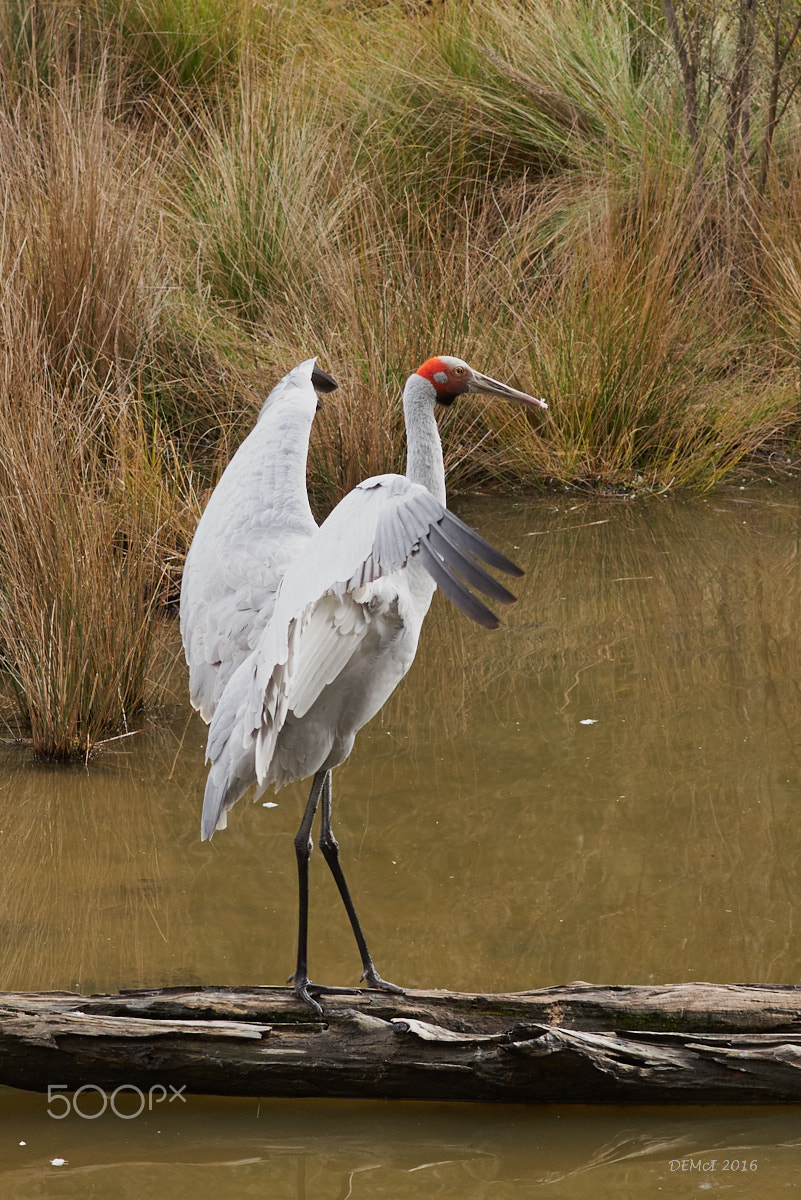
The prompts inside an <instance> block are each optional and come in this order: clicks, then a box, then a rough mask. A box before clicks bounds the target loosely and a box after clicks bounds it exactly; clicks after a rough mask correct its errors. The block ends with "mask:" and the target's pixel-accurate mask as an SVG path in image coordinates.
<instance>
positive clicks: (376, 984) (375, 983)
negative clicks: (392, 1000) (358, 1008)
mask: <svg viewBox="0 0 801 1200" xmlns="http://www.w3.org/2000/svg"><path fill="white" fill-rule="evenodd" d="M362 982H363V983H366V984H367V986H368V987H372V988H378V990H379V992H392V994H393V996H405V995H406V992H405V991H404V990H403V988H402V987H398V985H397V983H388V982H387V980H386V979H382V978H381V976H380V975H379V974H378V971H376V969H375V967H374V966H373V965H372V964H371V965H370V966H369V967H368V968H367V970H366V971H365V972H364V974H363V975H362Z"/></svg>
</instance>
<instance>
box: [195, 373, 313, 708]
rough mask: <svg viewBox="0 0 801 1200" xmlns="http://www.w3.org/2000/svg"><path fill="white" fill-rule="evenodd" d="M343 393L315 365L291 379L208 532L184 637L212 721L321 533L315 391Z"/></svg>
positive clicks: (268, 410) (238, 459)
mask: <svg viewBox="0 0 801 1200" xmlns="http://www.w3.org/2000/svg"><path fill="white" fill-rule="evenodd" d="M334 387H336V384H335V383H334V381H333V380H332V379H331V377H330V376H328V375H326V374H325V373H324V372H322V371H320V370H319V368H318V367H316V365H315V360H314V359H313V358H311V359H308V360H307V361H306V362H303V363H301V364H300V366H298V367H295V369H294V370H292V371H290V372H289V374H288V375H285V376H284V378H283V379H282V380H281V381H280V383H278V384H277V386H276V387H275V388H274V389H273V391H272V392H271V393H270V395H269V397H268V398H267V400H266V402H265V404H264V407H263V408H262V411H261V414H260V416H259V420H258V422H257V424H256V426H255V428H254V429H253V430H252V431H251V432H250V433H249V434H248V436H247V437H246V438H245V440H244V442H243V443H242V445H241V446H240V447H239V449H238V450H237V452H236V454H235V455H234V456H233V458H232V459H231V461H230V463H229V464H228V466H227V467H226V469H225V472H224V473H223V475H222V478H221V479H220V482H219V483H218V484H217V487H216V488H215V489H214V492H213V493H212V496H211V499H210V500H209V502H208V505H207V506H206V509H205V511H204V513H203V515H202V517H201V518H200V522H199V523H198V527H197V529H196V531H195V536H194V539H193V541H192V545H191V546H190V548H189V552H188V554H187V558H186V565H185V567H184V574H183V581H182V584H181V636H182V638H183V644H184V651H185V654H186V661H187V663H188V665H189V694H190V698H191V700H192V704H193V705H194V707H195V708H197V709H199V711H200V713H201V715H202V717H203V719H204V720H206V721H210V720H211V718H212V715H213V713H214V710H215V708H216V706H217V703H218V701H219V699H220V696H221V695H222V693H223V691H224V689H225V686H226V684H227V683H228V680H229V679H230V678H231V676H232V675H233V673H234V672H235V670H236V669H237V667H238V666H239V664H240V663H241V662H242V661H243V660H244V659H245V658H246V657H247V655H248V654H249V653H250V652H251V650H252V649H253V648H254V646H255V645H256V643H257V641H258V639H259V636H260V635H261V633H262V631H263V629H264V628H265V626H266V625H267V622H268V621H269V619H270V616H271V615H272V610H273V605H274V604H275V595H276V591H277V589H278V584H279V582H280V580H281V579H282V577H283V575H284V574H285V572H286V570H287V568H288V567H289V564H290V562H291V561H292V560H293V558H295V557H296V556H297V555H298V554H299V553H301V552H302V548H303V547H304V546H305V544H306V543H307V542H308V541H309V540H310V538H312V537H313V535H314V534H315V533H316V531H317V523H316V522H315V520H314V518H313V516H312V513H311V509H310V508H309V500H308V496H307V493H306V458H307V455H308V447H309V434H310V432H311V426H312V421H313V420H314V414H315V412H316V410H317V396H316V394H315V388H317V389H319V390H320V391H331V390H333V388H334Z"/></svg>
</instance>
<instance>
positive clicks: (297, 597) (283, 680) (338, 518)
mask: <svg viewBox="0 0 801 1200" xmlns="http://www.w3.org/2000/svg"><path fill="white" fill-rule="evenodd" d="M476 558H480V559H481V560H482V561H483V562H485V563H487V564H488V565H492V566H494V567H495V568H496V569H499V570H501V571H504V572H506V573H507V574H511V575H518V576H519V575H522V571H520V569H519V568H518V567H516V566H515V564H514V563H512V562H510V560H509V559H508V558H506V557H505V556H504V555H502V554H501V553H500V552H499V551H497V550H495V549H494V547H492V546H491V545H490V544H489V543H488V542H486V541H485V540H484V539H483V538H482V537H480V536H479V534H477V533H475V532H474V531H473V530H472V529H470V527H469V526H467V525H465V524H464V522H463V521H460V520H459V518H458V517H456V516H455V515H454V514H453V513H451V512H449V510H448V509H446V508H445V507H444V506H443V505H442V504H440V502H439V501H438V500H436V499H435V497H434V496H432V494H431V493H430V492H429V491H428V490H427V489H426V488H424V487H421V486H420V485H419V484H414V483H410V482H409V480H407V479H406V478H405V477H404V476H399V475H382V476H377V477H375V478H373V479H368V480H366V481H365V482H364V483H362V484H360V485H359V486H358V487H357V488H355V489H354V490H353V491H352V492H351V493H350V494H349V495H348V496H346V497H345V499H344V500H343V501H341V503H340V504H338V505H337V507H336V508H335V509H334V510H333V512H332V513H331V515H330V516H329V517H328V519H327V520H326V521H325V522H324V523H323V525H321V526H320V528H319V530H318V531H317V532H316V533H315V534H314V536H313V537H312V538H311V539H309V541H308V543H307V544H306V546H305V547H304V551H303V554H302V557H301V558H300V559H298V560H297V561H296V562H294V563H293V564H292V566H290V568H289V569H288V570H287V572H286V575H285V576H284V578H283V580H282V583H281V586H280V589H279V592H278V596H277V598H276V602H275V607H274V610H273V614H272V617H271V619H270V621H269V623H268V625H267V626H266V628H265V630H264V633H263V634H262V636H261V638H260V640H259V643H258V645H257V646H256V648H255V649H254V651H253V653H252V654H251V655H250V656H249V657H248V658H247V660H246V661H245V662H243V664H242V666H241V667H240V668H239V670H238V671H237V673H236V675H234V676H233V677H232V679H231V681H230V683H229V685H228V687H227V688H226V690H225V693H224V694H223V697H222V699H221V701H220V704H219V707H218V709H217V712H216V713H215V716H214V719H213V721H212V723H211V728H210V730H209V740H208V747H207V758H208V759H209V760H210V761H211V764H212V766H211V770H210V772H209V778H208V782H207V786H206V795H205V799H204V806H203V826H202V832H203V837H211V835H212V833H213V832H214V830H215V829H216V828H221V827H223V825H224V822H225V814H226V812H227V810H228V809H229V808H230V807H231V805H232V804H234V803H235V802H236V800H237V799H239V797H240V796H241V795H242V794H243V793H244V791H246V790H247V787H248V786H249V784H250V783H252V782H254V781H255V780H258V782H259V784H260V785H262V786H264V785H266V784H267V783H275V784H276V786H280V785H281V784H282V783H284V782H288V781H289V780H290V779H292V778H301V777H303V776H304V775H308V774H312V772H313V771H315V770H317V769H318V767H319V765H320V763H321V762H322V761H324V760H325V757H326V755H325V754H322V757H321V758H320V761H319V762H315V763H306V764H304V763H303V762H301V761H299V760H298V761H293V762H292V764H291V765H290V764H289V763H288V762H284V761H279V757H280V755H279V754H277V751H278V743H279V737H280V734H281V731H282V729H283V727H284V725H285V722H286V721H287V718H288V714H290V713H291V714H293V716H294V718H295V719H296V720H300V719H302V718H303V717H304V716H305V715H306V713H308V711H309V710H310V709H311V707H312V705H314V704H315V702H316V701H317V700H318V699H319V698H320V697H321V696H322V694H323V692H324V690H325V689H326V688H327V687H329V686H330V685H333V684H334V683H335V681H338V680H340V679H342V678H344V676H345V674H346V673H347V672H351V675H350V679H351V680H352V681H353V682H354V683H355V682H356V679H357V672H359V671H362V674H359V675H358V680H359V686H360V687H361V689H362V693H363V694H364V693H368V694H366V695H365V696H364V701H363V703H362V704H361V706H360V707H359V712H358V718H354V720H355V721H357V723H356V724H355V725H354V727H353V729H352V730H348V732H349V733H351V732H352V733H353V734H355V732H356V730H357V729H358V728H360V727H361V725H362V724H364V723H365V722H366V721H367V720H369V719H370V717H371V716H373V715H374V713H375V712H377V711H378V710H379V709H380V708H381V706H382V705H383V704H384V702H385V700H386V699H387V697H388V696H389V694H390V693H391V692H392V690H393V689H394V688H395V686H396V685H397V683H398V682H399V681H400V679H401V678H402V677H403V675H404V674H405V672H406V671H407V670H408V668H409V666H410V665H411V662H412V660H413V658H414V652H415V650H416V646H417V637H418V634H419V630H420V626H421V625H422V621H423V617H424V616H425V612H426V610H427V608H428V604H429V603H430V599H431V594H432V592H433V586H432V585H431V584H430V583H429V584H428V585H423V586H422V587H421V588H417V590H415V587H414V586H413V585H412V583H411V582H410V577H409V576H407V573H406V572H405V571H402V568H404V567H407V566H408V567H410V568H411V567H412V565H413V564H415V563H418V562H419V568H424V570H425V572H427V573H428V575H430V576H431V578H432V579H433V581H434V582H435V583H438V584H440V586H442V589H443V591H444V592H445V594H446V595H447V596H448V597H449V599H451V600H452V601H453V603H454V604H456V605H457V607H459V608H460V609H461V610H462V611H463V612H465V613H466V614H467V615H468V616H470V617H472V618H473V619H474V620H477V621H479V622H480V623H481V624H483V625H485V626H487V627H489V628H492V627H495V626H497V625H498V623H499V622H498V619H497V617H495V615H494V614H493V613H492V612H491V611H490V610H489V609H488V608H487V607H486V606H485V605H484V604H483V602H482V601H481V600H479V599H478V598H477V597H476V596H475V595H474V594H473V593H472V592H471V591H470V590H469V588H468V587H467V583H469V584H470V585H471V586H473V587H475V588H478V589H479V590H480V591H482V592H483V593H484V595H486V596H489V597H490V598H492V599H494V600H496V601H499V602H501V603H511V602H512V601H513V600H514V596H513V595H512V594H511V593H510V592H508V591H507V590H506V588H504V587H502V586H501V585H500V584H499V583H498V582H497V580H496V579H494V578H493V576H492V575H490V574H489V573H488V572H487V571H485V570H484V568H483V567H482V566H481V565H480V563H479V562H477V561H476ZM415 573H416V575H417V577H418V579H419V578H420V577H421V576H422V571H421V570H420V569H418V568H416V567H415V569H414V570H412V571H410V575H415ZM463 581H466V582H463ZM384 649H386V650H387V651H388V653H386V654H383V653H382V651H383V650H384ZM368 650H369V661H370V668H369V671H368V670H365V669H364V662H365V657H366V655H367V651H368ZM360 656H364V657H361V658H360ZM319 732H320V731H319V729H318V730H317V731H316V733H317V734H318V735H319ZM338 736H340V737H341V736H342V731H341V729H339V730H338ZM332 741H333V733H332ZM280 753H283V751H281V752H280Z"/></svg>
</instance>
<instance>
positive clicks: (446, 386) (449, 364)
mask: <svg viewBox="0 0 801 1200" xmlns="http://www.w3.org/2000/svg"><path fill="white" fill-rule="evenodd" d="M415 375H422V377H423V379H427V380H428V382H429V383H430V384H431V385H432V386H433V388H434V391H435V392H436V393H437V401H438V403H439V404H453V402H454V400H455V399H456V397H457V396H462V395H464V393H465V392H466V391H468V390H469V388H470V381H471V380H472V378H473V372H472V371H471V370H470V368H469V367H468V365H467V363H466V362H462V360H461V359H460V358H452V357H451V356H450V355H447V354H445V355H439V356H438V357H437V358H429V359H426V361H425V362H424V363H423V365H422V366H421V367H418V368H417V370H416V371H415Z"/></svg>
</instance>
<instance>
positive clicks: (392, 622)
mask: <svg viewBox="0 0 801 1200" xmlns="http://www.w3.org/2000/svg"><path fill="white" fill-rule="evenodd" d="M336 386H337V385H336V383H335V382H334V380H333V379H332V378H331V377H330V376H329V375H326V374H325V372H323V371H321V370H320V369H319V368H318V367H317V366H316V363H315V360H314V359H309V360H307V361H306V362H304V363H301V364H300V366H298V367H295V369H294V370H293V371H290V372H289V374H288V375H286V376H285V377H284V378H283V379H282V380H281V381H280V383H279V384H278V385H277V386H276V387H275V388H274V389H273V391H272V392H271V393H270V395H269V397H268V398H267V401H266V402H265V404H264V407H263V409H262V411H261V414H260V417H259V420H258V422H257V424H256V426H255V428H254V429H253V430H252V431H251V433H250V434H249V435H248V437H247V438H246V439H245V440H244V442H243V443H242V445H241V446H240V448H239V449H238V450H237V452H236V454H235V455H234V457H233V458H232V459H231V462H230V463H229V464H228V467H227V468H226V470H225V472H224V473H223V476H222V478H221V479H220V482H219V483H218V485H217V487H216V488H215V490H214V492H213V493H212V496H211V498H210V500H209V503H208V505H207V507H206V509H205V511H204V513H203V516H202V517H201V519H200V522H199V524H198V527H197V530H196V532H195V536H194V539H193V541H192V545H191V546H190V548H189V552H188V554H187V559H186V566H185V570H184V576H183V582H182V587H181V634H182V637H183V643H184V649H185V652H186V658H187V662H188V664H189V688H190V696H191V700H192V703H193V705H194V706H195V708H197V709H198V710H199V711H200V713H201V715H202V716H203V718H204V719H205V720H206V721H208V722H210V729H209V737H208V745H207V750H206V757H207V760H209V761H210V763H211V767H210V769H209V774H208V780H207V783H206V791H205V796H204V801H203V817H202V825H201V836H202V837H203V838H204V839H207V838H210V837H211V836H212V835H213V834H214V832H215V831H216V830H217V829H224V828H225V826H226V823H227V815H228V810H229V809H230V808H231V807H232V806H233V805H234V804H235V803H236V802H237V800H239V798H240V797H241V796H242V795H244V793H245V792H246V791H247V790H248V789H249V788H250V787H251V786H252V785H253V784H256V785H257V793H256V798H257V799H258V797H259V796H260V795H261V794H262V793H263V791H264V789H265V788H266V787H268V786H269V785H270V784H273V785H274V786H275V788H276V789H277V788H280V787H282V786H283V785H284V784H286V783H291V782H292V781H293V780H297V779H304V778H307V777H308V776H313V780H312V787H311V792H310V794H309V799H308V802H307V804H306V809H305V811H304V814H303V819H302V821H301V824H300V828H299V829H298V832H297V835H296V837H295V851H296V855H297V865H298V908H299V915H298V955H297V963H296V966H295V971H294V974H293V975H292V976H291V977H290V982H291V983H292V984H293V986H294V990H295V993H296V995H297V996H298V997H299V998H300V999H301V1000H303V1001H305V1002H306V1003H308V1004H310V1005H311V1006H312V1007H313V1008H314V1009H315V1010H316V1011H317V1012H318V1013H322V1008H321V1005H320V1004H319V1003H318V1000H317V999H316V997H318V996H320V995H322V994H325V993H326V992H333V991H339V992H342V991H345V990H347V989H342V988H324V987H320V986H319V985H317V984H313V983H311V981H310V979H309V974H308V966H307V938H308V897H309V858H310V855H311V850H312V839H311V831H312V825H313V822H314V818H315V815H316V812H317V809H318V807H319V808H320V810H321V813H320V835H319V845H320V849H321V851H322V854H323V856H324V858H325V861H326V862H327V863H328V866H329V868H330V870H331V873H332V874H333V876H334V880H335V882H336V885H337V888H338V889H339V893H340V895H341V897H342V901H343V903H344V905H345V909H346V912H347V914H348V918H349V920H350V923H351V927H352V929H353V933H354V935H355V938H356V943H357V946H358V948H359V954H360V955H361V960H362V968H363V975H362V979H363V980H364V981H365V982H366V983H367V984H368V985H369V986H372V987H375V988H380V989H381V990H383V991H387V992H395V993H402V991H403V989H402V988H399V987H397V986H396V985H395V984H393V983H388V982H387V981H386V980H384V979H382V978H381V976H380V975H379V974H378V972H377V970H376V968H375V965H374V963H373V960H372V958H371V956H370V952H369V950H368V948H367V943H366V941H365V938H364V934H363V932H362V928H361V924H360V922H359V918H358V916H357V914H356V909H355V907H354V905H353V900H352V899H351V895H350V892H349V890H348V885H347V883H346V881H345V876H344V874H343V872H342V868H341V866H340V863H339V851H338V844H337V841H336V839H335V837H334V833H333V829H332V825H331V808H332V793H331V771H332V770H333V768H334V767H336V766H339V764H340V763H342V762H344V761H345V759H346V758H347V757H348V755H349V754H350V752H351V749H352V748H353V743H354V740H355V737H356V734H357V732H358V731H359V729H361V727H362V726H363V725H364V724H366V722H367V721H369V720H370V719H371V717H373V716H375V714H376V713H377V712H378V711H379V709H380V708H381V707H382V705H383V704H384V703H385V701H386V700H387V699H388V697H389V696H390V695H391V693H392V692H393V691H394V689H395V688H396V687H397V685H398V683H400V681H401V679H402V678H403V676H404V675H405V674H406V672H407V671H408V670H409V667H410V666H411V664H412V660H413V659H414V655H415V651H416V649H417V642H418V638H419V635H420V629H421V627H422V624H423V619H424V618H425V615H426V612H427V611H428V608H429V605H430V603H431V599H432V596H433V594H434V591H435V589H436V587H437V586H439V587H440V588H441V589H442V591H443V592H444V593H445V595H446V596H448V598H449V599H450V600H451V601H452V602H453V603H454V604H455V605H456V606H457V607H458V608H459V609H461V610H462V612H464V613H466V614H467V616H469V617H471V618H472V619H473V620H475V621H477V622H479V623H480V624H481V625H485V626H487V627H488V628H494V627H496V626H497V625H498V624H499V622H498V619H497V617H496V616H495V615H494V613H492V612H491V611H490V610H489V609H488V608H487V607H486V605H485V604H484V603H483V602H482V601H481V600H480V599H479V598H478V597H477V596H476V595H474V593H473V592H472V591H471V590H470V588H469V587H468V586H467V584H469V585H470V586H471V587H473V588H475V589H476V590H478V591H480V592H482V593H483V594H484V595H485V596H487V597H489V598H490V599H491V600H494V601H497V602H499V603H503V604H508V603H511V602H512V601H513V600H514V596H513V595H512V594H511V593H510V592H509V591H507V590H506V588H505V587H502V586H501V584H500V583H498V581H497V580H496V579H495V578H494V577H493V576H492V575H490V574H489V572H487V571H486V570H485V569H484V567H483V566H482V565H481V563H485V564H487V565H488V566H491V567H494V568H495V569H497V570H499V571H502V572H504V573H506V574H508V575H513V576H520V575H522V573H523V572H522V571H521V570H520V569H519V568H518V567H516V566H515V565H514V563H512V562H510V560H509V559H508V558H506V557H505V555H503V554H501V553H500V552H499V551H498V550H496V549H494V547H492V546H491V545H490V544H489V543H488V542H486V541H485V540H484V539H483V538H482V537H480V536H479V535H478V534H477V533H475V532H474V531H473V530H472V529H471V528H470V527H469V526H467V525H465V524H464V523H463V522H462V521H460V520H459V518H458V517H456V516H455V515H454V514H453V513H451V512H450V511H449V510H448V509H447V508H446V507H445V468H444V464H443V458H442V446H441V443H440V438H439V432H438V429H437V421H436V415H435V410H436V407H437V405H449V404H452V403H453V401H454V400H455V399H456V398H457V397H459V396H461V395H464V394H465V393H477V394H479V395H485V396H496V397H500V398H501V399H505V400H510V401H514V402H516V403H518V404H522V405H525V406H527V407H530V408H537V409H544V408H547V405H546V404H545V401H544V400H538V399H536V398H535V397H534V396H529V395H527V394H526V393H525V392H519V391H516V390H515V389H514V388H511V387H508V386H507V385H506V384H503V383H499V382H498V381H497V380H495V379H490V378H489V377H488V376H486V375H482V374H480V373H479V372H478V371H475V370H473V369H472V368H471V367H469V366H468V364H467V363H466V362H463V361H462V360H461V359H459V358H453V357H450V356H448V355H441V356H439V357H436V358H430V359H428V361H427V362H425V363H423V365H422V366H421V367H418V369H417V370H416V371H415V372H414V374H413V375H411V376H410V377H409V379H408V380H407V382H406V386H405V388H404V391H403V409H404V417H405V421H406V438H407V470H406V474H405V475H377V476H375V477H373V478H371V479H366V480H365V481H364V482H363V483H361V484H359V485H358V486H357V487H356V488H354V489H353V491H352V492H350V493H349V495H347V496H346V497H345V498H344V499H343V500H341V501H340V503H339V504H338V505H337V506H336V508H334V509H333V511H332V512H331V514H330V515H329V516H328V518H327V519H326V520H325V521H324V522H323V523H322V525H320V526H319V527H318V525H317V523H316V522H315V520H314V518H313V516H312V513H311V509H310V507H309V500H308V496H307V492H306V459H307V454H308V446H309V436H310V432H311V426H312V422H313V420H314V415H315V412H316V410H317V408H318V407H319V403H318V400H317V396H316V394H315V393H316V391H320V392H328V391H331V390H333V388H335V387H336ZM477 560H480V561H477Z"/></svg>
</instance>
